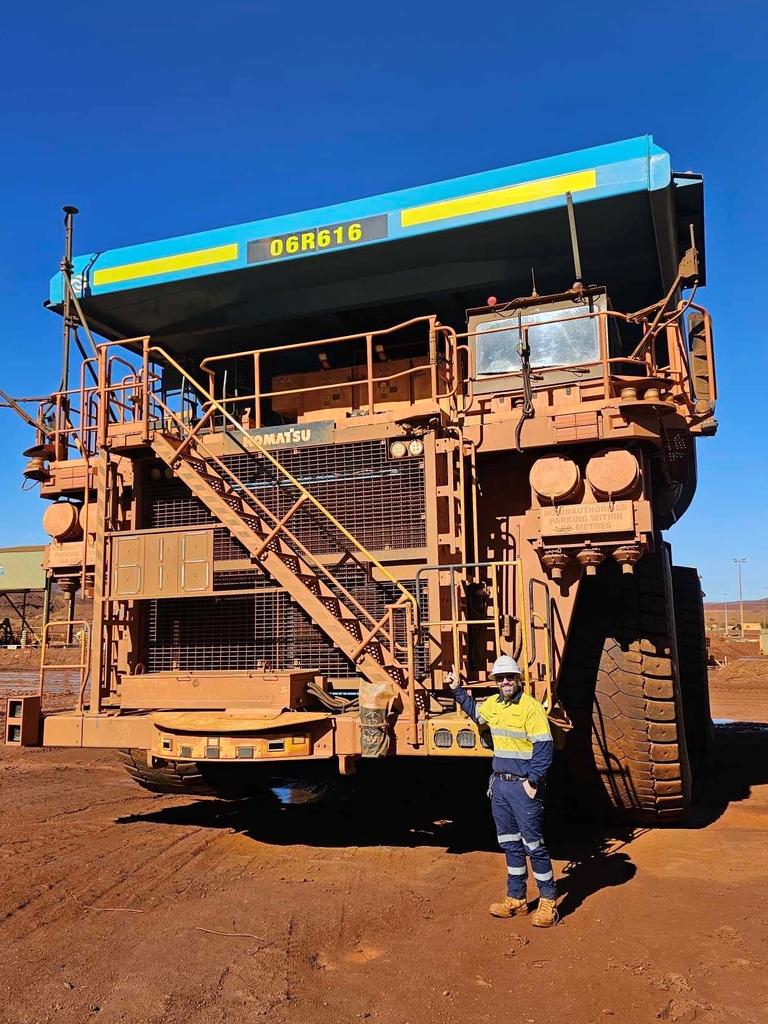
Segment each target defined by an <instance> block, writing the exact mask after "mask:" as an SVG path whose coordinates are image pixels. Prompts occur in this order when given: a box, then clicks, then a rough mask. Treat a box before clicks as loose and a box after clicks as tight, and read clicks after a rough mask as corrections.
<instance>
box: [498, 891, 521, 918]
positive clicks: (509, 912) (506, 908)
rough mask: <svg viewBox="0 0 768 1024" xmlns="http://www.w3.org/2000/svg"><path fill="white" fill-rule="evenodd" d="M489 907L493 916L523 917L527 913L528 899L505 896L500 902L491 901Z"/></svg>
mask: <svg viewBox="0 0 768 1024" xmlns="http://www.w3.org/2000/svg"><path fill="white" fill-rule="evenodd" d="M489 909H490V911H491V913H492V914H493V916H494V917H524V916H525V915H526V914H527V913H528V900H527V899H526V898H525V897H523V898H522V899H521V900H516V899H515V898H514V896H505V897H504V899H503V900H502V901H501V903H492V904H491V906H490V908H489Z"/></svg>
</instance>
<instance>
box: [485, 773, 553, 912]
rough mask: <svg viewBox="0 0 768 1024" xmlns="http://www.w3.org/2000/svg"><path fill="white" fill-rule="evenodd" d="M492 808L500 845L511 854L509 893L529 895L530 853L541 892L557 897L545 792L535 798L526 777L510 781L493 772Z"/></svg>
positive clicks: (508, 857) (508, 877)
mask: <svg viewBox="0 0 768 1024" xmlns="http://www.w3.org/2000/svg"><path fill="white" fill-rule="evenodd" d="M539 788H541V787H539ZM491 810H492V812H493V820H494V822H495V823H496V834H497V836H498V840H499V846H500V847H501V848H502V850H503V851H504V855H505V856H506V858H507V893H508V894H509V895H510V896H512V897H513V898H514V899H516V900H521V899H523V897H524V896H525V894H526V881H527V878H528V868H527V865H526V856H528V857H529V858H530V861H531V868H532V869H533V877H534V878H535V879H536V884H537V885H538V887H539V893H540V894H541V895H542V896H544V897H545V898H546V899H550V900H553V899H555V897H556V896H557V889H556V887H555V878H554V875H553V873H552V861H551V860H550V859H549V854H548V853H547V848H546V846H545V845H544V839H543V837H542V834H541V824H542V818H543V816H544V801H543V800H542V798H541V796H540V795H539V794H538V793H537V795H536V796H535V797H534V798H533V799H531V797H529V796H528V794H527V793H526V792H525V790H524V789H523V782H522V779H513V780H511V781H509V782H507V781H506V780H505V779H500V778H499V777H498V776H496V775H492V776H491Z"/></svg>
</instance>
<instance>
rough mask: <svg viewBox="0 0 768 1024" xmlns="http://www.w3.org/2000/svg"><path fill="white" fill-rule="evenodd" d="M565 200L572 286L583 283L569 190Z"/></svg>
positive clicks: (574, 218) (577, 237)
mask: <svg viewBox="0 0 768 1024" xmlns="http://www.w3.org/2000/svg"><path fill="white" fill-rule="evenodd" d="M565 202H566V204H567V206H568V226H569V227H570V229H571V250H572V251H573V271H574V274H575V275H576V279H575V281H574V286H580V285H582V284H583V283H584V280H583V278H582V275H581V256H580V255H579V236H578V233H577V231H576V214H575V213H574V209H573V196H572V195H571V193H570V192H566V193H565Z"/></svg>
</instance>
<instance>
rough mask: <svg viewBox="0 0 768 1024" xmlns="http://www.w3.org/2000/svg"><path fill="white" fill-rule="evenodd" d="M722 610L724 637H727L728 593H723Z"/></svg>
mask: <svg viewBox="0 0 768 1024" xmlns="http://www.w3.org/2000/svg"><path fill="white" fill-rule="evenodd" d="M723 609H724V611H725V635H726V636H728V593H727V591H725V590H724V591H723Z"/></svg>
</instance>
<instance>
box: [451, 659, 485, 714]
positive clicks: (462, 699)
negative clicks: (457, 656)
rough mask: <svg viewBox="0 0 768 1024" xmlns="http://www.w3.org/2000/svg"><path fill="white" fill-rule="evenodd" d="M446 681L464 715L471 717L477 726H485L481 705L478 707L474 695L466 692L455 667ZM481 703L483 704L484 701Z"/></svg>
mask: <svg viewBox="0 0 768 1024" xmlns="http://www.w3.org/2000/svg"><path fill="white" fill-rule="evenodd" d="M445 681H446V682H447V683H448V686H449V687H450V689H451V690H452V691H453V699H454V700H455V701H456V703H457V704H458V705H459V707H460V708H461V710H462V711H463V712H464V714H465V715H469V717H470V718H471V719H472V721H473V722H476V723H477V725H483V724H484V722H485V719H484V718H483V716H482V715H481V714H480V713H479V710H478V709H479V706H480V705H478V703H477V701H476V700H475V698H474V697H473V696H472V694H471V693H468V692H467V690H465V689H464V687H463V686H462V685H461V684H460V683H459V677H458V676H457V675H456V670H455V668H453V666H451V671H450V672H449V673H448V675H447V676H446V678H445ZM480 703H481V704H482V701H481V702H480Z"/></svg>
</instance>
